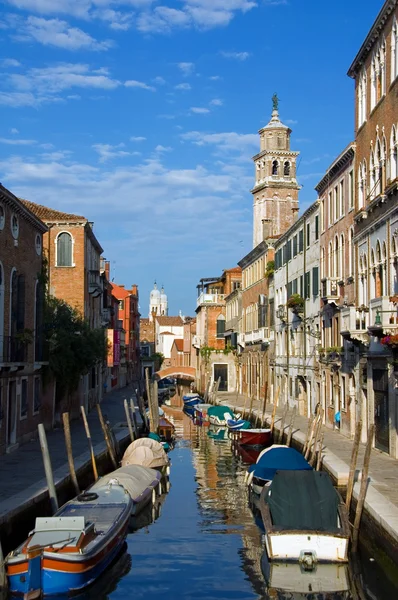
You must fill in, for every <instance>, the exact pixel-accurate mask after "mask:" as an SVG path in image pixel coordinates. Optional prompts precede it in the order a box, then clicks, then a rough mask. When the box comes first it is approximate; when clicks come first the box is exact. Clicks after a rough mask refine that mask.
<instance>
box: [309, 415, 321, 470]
mask: <svg viewBox="0 0 398 600" xmlns="http://www.w3.org/2000/svg"><path fill="white" fill-rule="evenodd" d="M322 421H323V414H322V411H321V412H320V414H319V415H318V422H317V426H316V428H315V435H314V444H313V446H312V449H310V450H311V459H310V461H309V462H310V465H311V466H312V467H315V464H316V452H317V448H318V441H319V438H320V436H321V433H322Z"/></svg>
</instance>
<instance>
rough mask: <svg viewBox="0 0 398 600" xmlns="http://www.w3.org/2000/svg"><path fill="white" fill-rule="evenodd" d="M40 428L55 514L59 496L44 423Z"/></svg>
mask: <svg viewBox="0 0 398 600" xmlns="http://www.w3.org/2000/svg"><path fill="white" fill-rule="evenodd" d="M38 430H39V439H40V448H41V452H42V455H43V463H44V471H45V473H46V480H47V487H48V493H49V496H50V504H51V511H52V513H53V514H54V513H55V512H56V511H57V510H58V498H57V492H56V490H55V485H54V477H53V470H52V467H51V458H50V453H49V451H48V445H47V436H46V431H45V429H44V425H43V423H39V425H38Z"/></svg>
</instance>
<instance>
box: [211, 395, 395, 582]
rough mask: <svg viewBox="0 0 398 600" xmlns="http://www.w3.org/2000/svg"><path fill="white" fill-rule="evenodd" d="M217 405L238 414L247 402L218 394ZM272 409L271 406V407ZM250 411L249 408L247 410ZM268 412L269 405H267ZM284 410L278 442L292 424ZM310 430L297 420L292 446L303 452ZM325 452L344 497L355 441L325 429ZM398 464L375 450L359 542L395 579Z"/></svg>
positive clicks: (255, 414)
mask: <svg viewBox="0 0 398 600" xmlns="http://www.w3.org/2000/svg"><path fill="white" fill-rule="evenodd" d="M217 403H218V404H221V403H222V404H225V405H227V406H229V407H230V408H232V409H234V410H235V411H240V412H243V411H244V409H245V403H244V398H243V397H241V396H239V397H238V398H236V395H235V394H234V395H232V394H219V395H218V402H217ZM271 406H272V405H271ZM246 408H247V406H246ZM268 408H269V405H268ZM282 412H283V407H278V409H277V412H276V418H275V424H274V432H275V434H276V435H275V437H276V439H278V437H279V435H280V433H281V429H282V427H283V429H284V441H286V435H287V430H288V427H289V423H290V416H291V413H290V414H288V415H287V417H286V420H285V423H284V424H283V425H282ZM261 416H262V408H259V407H254V408H253V409H252V419H253V420H254V421H255V420H256V418H258V420H260V419H261ZM271 417H272V412H270V411H269V410H267V411H266V412H265V419H266V422H267V423H268V425H269V423H270V422H271ZM307 430H308V419H307V418H306V417H302V416H296V418H295V421H294V427H293V435H292V444H291V445H292V446H293V447H294V448H296V449H297V450H299V451H300V452H301V451H302V449H303V447H304V444H305V440H306V436H307ZM324 434H325V438H324V450H323V452H322V469H323V470H324V471H326V472H327V473H328V474H329V475H330V476H331V478H332V480H333V481H334V483H335V485H336V486H337V487H338V488H339V489H340V490H341V492H342V493H343V495H344V493H345V489H346V487H347V483H348V477H349V472H350V460H351V450H352V441H351V440H349V439H348V438H345V437H344V436H342V435H341V434H340V432H339V431H334V430H331V429H328V428H324ZM363 456H364V446H363V445H361V448H360V451H359V457H358V463H357V467H358V469H357V473H356V481H355V485H354V490H353V501H352V506H353V509H354V510H355V508H356V503H357V500H358V497H359V490H360V480H361V477H360V469H361V468H362V464H363ZM397 482H398V461H397V460H394V459H391V457H389V456H387V455H384V454H383V453H381V452H379V451H377V450H373V451H372V455H371V461H370V472H369V485H368V488H367V493H366V498H365V505H364V512H363V515H362V522H361V535H360V541H361V543H363V544H364V545H366V546H367V547H368V549H369V550H370V551H373V552H379V553H381V554H382V555H383V557H384V562H385V563H386V564H389V565H390V566H391V565H394V566H393V570H395V574H396V575H395V577H396V578H397V579H398V575H397V565H398V486H397Z"/></svg>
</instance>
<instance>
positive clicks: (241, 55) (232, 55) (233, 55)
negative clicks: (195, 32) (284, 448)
mask: <svg viewBox="0 0 398 600" xmlns="http://www.w3.org/2000/svg"><path fill="white" fill-rule="evenodd" d="M221 56H223V57H224V58H234V59H235V60H239V61H244V60H247V59H248V58H249V56H250V52H224V51H222V52H221Z"/></svg>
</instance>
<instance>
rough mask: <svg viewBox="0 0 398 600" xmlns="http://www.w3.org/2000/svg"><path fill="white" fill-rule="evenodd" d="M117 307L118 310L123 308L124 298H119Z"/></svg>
mask: <svg viewBox="0 0 398 600" xmlns="http://www.w3.org/2000/svg"><path fill="white" fill-rule="evenodd" d="M119 308H120V310H124V300H119Z"/></svg>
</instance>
